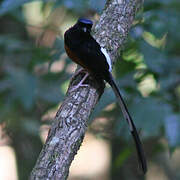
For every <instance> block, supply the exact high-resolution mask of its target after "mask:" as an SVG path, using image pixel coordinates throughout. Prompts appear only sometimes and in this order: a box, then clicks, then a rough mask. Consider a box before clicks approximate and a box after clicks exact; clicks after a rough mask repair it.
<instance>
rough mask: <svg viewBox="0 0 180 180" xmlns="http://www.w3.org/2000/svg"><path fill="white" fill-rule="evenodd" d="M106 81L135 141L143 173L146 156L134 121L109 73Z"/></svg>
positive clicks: (144, 171) (145, 167)
mask: <svg viewBox="0 0 180 180" xmlns="http://www.w3.org/2000/svg"><path fill="white" fill-rule="evenodd" d="M107 82H108V83H109V84H110V86H111V87H112V89H113V91H114V93H115V95H116V97H117V99H118V103H119V105H120V107H121V110H122V113H123V116H124V118H125V119H126V120H127V122H128V125H129V129H130V131H131V134H132V136H133V138H134V141H135V144H136V149H137V154H138V158H139V161H140V164H141V167H142V170H143V173H144V174H145V173H146V171H147V164H146V158H145V154H144V150H143V147H142V143H141V141H140V138H139V135H138V133H137V130H136V127H135V125H134V122H133V120H132V118H131V116H130V113H129V111H128V109H127V106H126V104H125V102H124V100H123V98H122V96H121V94H120V91H119V89H118V87H117V86H116V84H115V81H114V79H113V77H112V75H111V74H110V78H109V79H108V81H107Z"/></svg>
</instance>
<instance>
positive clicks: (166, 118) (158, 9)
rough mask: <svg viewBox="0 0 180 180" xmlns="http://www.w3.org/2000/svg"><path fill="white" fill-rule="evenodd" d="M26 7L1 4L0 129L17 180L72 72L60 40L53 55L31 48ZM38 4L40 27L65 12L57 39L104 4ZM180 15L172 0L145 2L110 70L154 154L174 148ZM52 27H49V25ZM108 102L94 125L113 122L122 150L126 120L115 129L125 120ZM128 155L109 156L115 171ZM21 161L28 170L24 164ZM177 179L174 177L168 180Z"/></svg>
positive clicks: (88, 0) (106, 98) (179, 127)
mask: <svg viewBox="0 0 180 180" xmlns="http://www.w3.org/2000/svg"><path fill="white" fill-rule="evenodd" d="M27 2H30V1H27V0H21V1H17V0H16V1H12V0H4V1H1V4H0V22H1V23H0V24H1V29H0V52H1V53H0V122H1V124H4V123H5V124H6V126H5V127H6V132H7V133H8V135H9V137H10V138H11V145H12V146H13V148H14V149H15V152H16V155H17V159H18V166H19V177H20V179H27V176H28V174H29V172H30V170H31V169H32V166H33V164H34V162H35V160H36V157H37V155H38V153H39V151H40V150H41V146H42V141H41V139H40V136H39V128H40V126H41V125H43V124H47V123H48V122H47V121H42V118H43V117H44V115H45V114H46V113H47V112H48V111H50V110H52V109H54V108H56V107H57V106H58V103H60V102H61V101H62V100H63V97H64V94H65V91H64V90H63V89H64V86H65V84H67V83H66V82H68V80H69V79H70V73H68V68H69V66H70V65H71V64H72V63H71V62H70V61H69V60H68V59H67V58H64V59H63V58H62V56H63V53H64V49H63V40H62V37H61V36H60V37H59V38H58V39H56V43H55V44H54V46H53V47H52V46H49V47H45V46H44V47H37V46H36V44H35V36H33V35H32V34H31V32H30V30H28V24H29V22H28V20H27V18H26V16H25V12H24V9H25V5H26V6H28V3H27ZM39 2H40V14H41V16H42V17H43V18H44V19H45V14H48V13H47V11H48V10H49V9H50V11H53V10H55V9H57V8H59V7H63V10H64V11H65V16H64V18H63V19H62V20H61V25H62V27H61V29H60V30H61V31H64V29H63V27H64V26H65V24H66V23H70V24H72V22H74V20H75V18H76V17H79V16H83V15H94V14H95V13H96V12H100V11H101V10H102V9H103V7H104V4H105V1H104V0H102V1H98V2H97V1H94V0H85V1H82V0H76V1H74V0H63V1H39ZM47 9H48V10H47ZM179 10H180V2H179V1H178V0H156V1H155V0H149V1H145V4H144V8H143V11H141V12H140V13H139V14H138V15H137V17H136V21H135V22H134V26H133V28H132V30H131V32H130V35H129V39H128V42H127V44H126V46H125V48H124V50H123V54H122V56H121V58H119V59H118V61H117V63H116V65H115V68H114V76H115V77H116V80H117V84H118V85H119V87H120V89H121V91H122V93H123V96H124V98H125V100H126V102H127V104H128V107H129V110H130V112H131V114H132V115H133V118H134V120H135V122H136V124H137V127H138V128H140V129H141V133H140V134H141V137H143V139H144V142H145V143H146V144H147V145H145V147H146V148H145V149H147V150H148V147H149V144H148V142H149V141H150V140H152V139H153V138H156V143H154V144H153V147H154V149H156V148H159V149H160V152H162V148H160V146H159V142H158V140H161V139H163V138H165V139H166V140H167V142H168V146H169V148H170V150H171V152H173V151H174V150H176V148H178V147H179V145H180V141H179V137H180V133H179V132H180V111H179V110H180V100H179V99H180V98H179V97H180V60H179V58H180V49H179V48H180V44H179V42H180V41H179V40H180V33H178V30H179V29H180V23H178V22H179V21H178V20H179V17H180V11H179ZM64 11H63V12H62V14H63V13H64ZM53 17H54V16H53ZM56 18H58V17H56ZM51 21H52V19H51ZM51 21H50V22H48V23H49V24H50V25H51V23H52V22H51ZM53 25H54V24H53ZM47 27H48V24H47ZM65 27H66V26H65ZM46 30H47V29H45V31H46ZM53 33H54V31H53ZM55 35H56V34H55ZM61 35H62V34H61ZM60 57H61V58H60ZM59 60H60V61H61V62H62V63H64V68H62V70H59V71H52V70H51V69H52V68H51V67H52V66H53V64H54V63H56V62H57V61H58V62H59ZM64 60H65V61H64ZM111 94H113V93H112V92H111V90H110V89H107V90H106V91H105V93H104V94H103V96H102V98H101V100H100V102H99V104H98V105H97V108H96V109H95V111H94V113H93V115H92V117H93V118H95V117H96V116H101V117H110V118H112V119H114V120H115V121H114V127H115V128H114V134H116V135H118V141H120V140H121V142H122V143H127V142H129V138H130V136H129V131H128V129H127V125H126V123H124V120H123V121H120V120H121V119H123V117H122V114H121V113H120V111H119V107H118V106H115V107H114V108H113V109H112V110H107V109H106V107H107V106H108V105H109V104H112V103H113V102H114V100H115V97H114V96H112V95H111ZM115 140H116V139H114V140H113V141H115ZM116 141H117V140H116ZM112 144H114V142H113V143H112ZM163 146H164V145H163ZM24 147H29V149H24ZM131 147H133V144H132V143H131V145H129V149H126V150H125V151H123V152H122V153H120V152H118V153H117V154H116V153H115V154H114V166H122V164H123V163H124V161H125V160H126V159H127V158H129V156H131ZM114 148H118V147H117V145H115V146H114ZM126 148H127V146H126ZM29 150H30V151H31V152H29ZM27 151H28V153H27ZM152 151H153V148H152ZM32 152H33V153H32ZM156 152H157V153H159V151H156ZM157 153H156V154H157ZM27 154H28V155H27ZM150 154H151V153H150ZM24 159H25V160H27V161H28V162H27V163H24V164H23V161H24ZM121 173H122V172H121ZM115 174H116V173H115ZM116 175H117V174H116ZM177 176H178V174H177V175H176V174H174V177H177ZM114 179H115V178H114Z"/></svg>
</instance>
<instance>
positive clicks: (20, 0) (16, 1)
mask: <svg viewBox="0 0 180 180" xmlns="http://www.w3.org/2000/svg"><path fill="white" fill-rule="evenodd" d="M31 1H33V0H4V1H3V2H2V3H1V5H0V16H2V15H4V14H5V13H8V12H9V11H12V10H14V9H16V8H18V7H19V6H21V5H23V4H24V3H27V2H31Z"/></svg>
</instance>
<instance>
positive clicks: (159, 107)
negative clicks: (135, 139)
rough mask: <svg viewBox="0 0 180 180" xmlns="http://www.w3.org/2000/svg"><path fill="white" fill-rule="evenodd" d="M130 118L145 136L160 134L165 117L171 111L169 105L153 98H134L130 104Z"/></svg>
mask: <svg viewBox="0 0 180 180" xmlns="http://www.w3.org/2000/svg"><path fill="white" fill-rule="evenodd" d="M130 112H131V115H132V118H133V119H134V121H135V124H136V125H137V127H138V129H139V128H140V129H141V131H142V134H143V135H144V136H145V137H152V136H157V135H160V128H161V127H162V126H163V125H164V120H165V119H166V117H167V116H168V115H169V114H171V113H172V110H171V106H170V105H168V104H165V103H163V102H161V101H158V100H157V99H154V98H142V99H141V98H136V99H135V101H134V102H133V104H132V105H131V106H130Z"/></svg>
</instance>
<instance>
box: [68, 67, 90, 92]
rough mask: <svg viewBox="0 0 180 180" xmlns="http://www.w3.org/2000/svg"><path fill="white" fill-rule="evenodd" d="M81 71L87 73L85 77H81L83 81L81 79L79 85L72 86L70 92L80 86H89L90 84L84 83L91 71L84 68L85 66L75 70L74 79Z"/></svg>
mask: <svg viewBox="0 0 180 180" xmlns="http://www.w3.org/2000/svg"><path fill="white" fill-rule="evenodd" d="M81 72H84V73H85V75H84V77H83V78H82V79H81V81H80V82H79V83H78V84H77V85H75V86H74V87H73V88H71V89H70V90H69V91H70V92H72V91H74V90H76V89H78V88H79V87H88V86H89V85H88V84H83V83H84V81H85V80H86V79H87V77H88V76H89V73H88V72H87V71H86V70H85V69H83V68H81V69H79V70H77V71H76V72H75V75H74V77H73V78H72V79H74V78H75V77H76V76H77V75H78V74H79V73H81Z"/></svg>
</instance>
